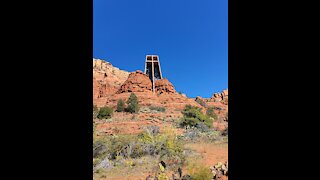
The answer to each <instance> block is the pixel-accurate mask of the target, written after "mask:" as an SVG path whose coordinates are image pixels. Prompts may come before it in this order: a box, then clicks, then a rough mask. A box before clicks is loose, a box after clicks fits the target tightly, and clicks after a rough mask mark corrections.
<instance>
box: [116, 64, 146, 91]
mask: <svg viewBox="0 0 320 180" xmlns="http://www.w3.org/2000/svg"><path fill="white" fill-rule="evenodd" d="M151 91H152V83H151V80H150V79H149V77H148V76H147V75H145V74H143V73H142V72H141V71H139V70H138V71H136V72H133V73H130V75H129V77H128V79H127V80H126V81H125V82H124V83H123V84H122V86H121V87H120V89H119V90H118V91H117V94H120V93H125V92H151Z"/></svg>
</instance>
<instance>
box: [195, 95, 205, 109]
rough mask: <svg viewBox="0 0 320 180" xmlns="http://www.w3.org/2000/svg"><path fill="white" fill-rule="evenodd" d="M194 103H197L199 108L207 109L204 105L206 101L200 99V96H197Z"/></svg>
mask: <svg viewBox="0 0 320 180" xmlns="http://www.w3.org/2000/svg"><path fill="white" fill-rule="evenodd" d="M195 101H196V102H197V103H199V104H200V105H201V106H203V107H208V105H207V103H206V100H205V99H204V98H202V97H201V96H197V97H196V99H195Z"/></svg>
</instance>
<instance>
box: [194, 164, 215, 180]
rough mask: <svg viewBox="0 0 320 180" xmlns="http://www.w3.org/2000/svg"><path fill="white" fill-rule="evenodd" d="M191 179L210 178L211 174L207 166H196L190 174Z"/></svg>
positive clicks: (206, 179)
mask: <svg viewBox="0 0 320 180" xmlns="http://www.w3.org/2000/svg"><path fill="white" fill-rule="evenodd" d="M191 178H192V179H193V180H211V179H212V178H213V174H212V173H211V172H210V169H209V168H207V167H202V166H198V168H197V170H196V171H195V173H193V174H191Z"/></svg>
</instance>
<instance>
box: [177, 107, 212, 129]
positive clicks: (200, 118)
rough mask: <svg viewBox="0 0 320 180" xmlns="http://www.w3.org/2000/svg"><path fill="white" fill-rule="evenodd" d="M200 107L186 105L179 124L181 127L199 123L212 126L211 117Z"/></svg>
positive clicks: (193, 125)
mask: <svg viewBox="0 0 320 180" xmlns="http://www.w3.org/2000/svg"><path fill="white" fill-rule="evenodd" d="M201 110H202V109H201V108H199V107H196V106H191V105H186V107H185V109H184V111H183V112H182V113H183V118H182V119H181V122H180V125H181V126H183V127H197V126H198V125H199V124H200V123H203V124H205V125H206V126H208V127H209V128H211V127H212V119H210V118H209V116H207V115H205V114H203V113H202V112H201Z"/></svg>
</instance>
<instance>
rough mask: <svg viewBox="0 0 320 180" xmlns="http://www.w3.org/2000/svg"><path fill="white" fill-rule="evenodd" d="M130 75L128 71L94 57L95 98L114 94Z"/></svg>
mask: <svg viewBox="0 0 320 180" xmlns="http://www.w3.org/2000/svg"><path fill="white" fill-rule="evenodd" d="M128 76H129V72H127V71H123V70H120V69H118V68H116V67H113V66H112V65H111V64H110V63H108V62H106V61H103V60H100V59H93V99H94V100H95V99H99V98H102V97H105V96H108V95H111V94H114V93H115V92H116V91H117V90H118V89H119V87H120V86H121V85H122V84H123V83H124V81H125V80H126V79H127V78H128Z"/></svg>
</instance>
